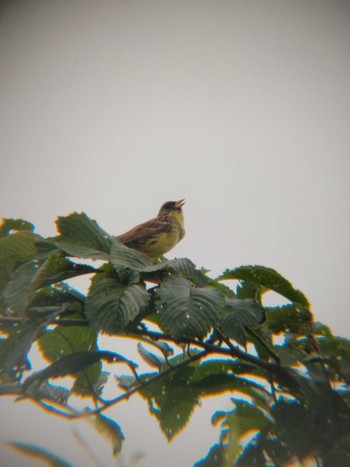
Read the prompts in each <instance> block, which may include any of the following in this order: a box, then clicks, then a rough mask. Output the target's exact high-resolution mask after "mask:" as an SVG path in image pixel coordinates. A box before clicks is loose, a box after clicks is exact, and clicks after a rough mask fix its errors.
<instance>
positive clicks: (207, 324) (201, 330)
mask: <svg viewBox="0 0 350 467" xmlns="http://www.w3.org/2000/svg"><path fill="white" fill-rule="evenodd" d="M157 297H158V300H157V306H158V309H159V315H160V325H161V327H162V328H163V329H164V330H165V332H168V333H170V334H171V336H172V337H174V338H175V339H181V338H182V337H198V338H200V339H201V338H203V337H204V336H205V335H206V334H207V333H208V332H209V330H210V328H211V327H213V326H216V325H217V324H218V321H219V319H220V317H221V315H222V313H223V310H224V297H223V294H222V293H221V291H220V290H219V289H217V288H214V287H203V288H197V287H194V286H192V285H191V283H190V282H189V281H188V280H187V279H185V278H184V277H181V276H171V277H169V278H168V279H166V280H164V282H163V283H162V284H161V286H160V288H159V290H157Z"/></svg>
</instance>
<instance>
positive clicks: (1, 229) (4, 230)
mask: <svg viewBox="0 0 350 467" xmlns="http://www.w3.org/2000/svg"><path fill="white" fill-rule="evenodd" d="M20 231H26V232H33V231H34V225H33V224H31V223H30V222H28V221H25V220H24V219H2V223H1V225H0V237H6V236H7V235H9V234H12V233H13V232H20Z"/></svg>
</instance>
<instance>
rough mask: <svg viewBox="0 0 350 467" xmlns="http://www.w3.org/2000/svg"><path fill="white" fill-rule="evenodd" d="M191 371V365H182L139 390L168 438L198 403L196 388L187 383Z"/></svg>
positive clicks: (183, 423)
mask: <svg viewBox="0 0 350 467" xmlns="http://www.w3.org/2000/svg"><path fill="white" fill-rule="evenodd" d="M193 371H194V368H193V367H182V368H180V369H178V370H175V371H174V372H173V373H171V374H170V375H168V376H164V377H163V378H161V379H158V380H156V381H155V382H153V383H152V384H150V385H149V386H146V387H144V388H143V389H141V391H140V394H141V396H143V397H145V398H146V399H147V400H148V405H149V410H150V413H151V414H152V415H153V416H155V417H156V418H157V420H158V421H159V424H160V427H161V430H162V431H163V433H164V434H165V436H166V437H167V438H168V440H171V439H172V438H173V437H174V436H175V435H176V434H178V433H179V432H180V431H181V430H182V429H183V428H184V427H185V426H186V425H187V423H188V422H189V419H190V416H191V414H192V412H193V410H194V408H195V406H196V405H197V404H198V399H197V390H196V388H194V387H193V386H192V385H190V384H189V383H188V381H189V378H190V376H191V374H192V373H193ZM149 376H150V377H152V376H154V375H149ZM144 379H145V380H147V379H148V378H147V377H144Z"/></svg>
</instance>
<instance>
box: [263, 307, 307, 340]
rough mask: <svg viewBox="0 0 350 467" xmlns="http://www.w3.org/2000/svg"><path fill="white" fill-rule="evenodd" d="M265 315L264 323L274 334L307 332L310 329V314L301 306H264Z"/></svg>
mask: <svg viewBox="0 0 350 467" xmlns="http://www.w3.org/2000/svg"><path fill="white" fill-rule="evenodd" d="M265 316H266V322H265V324H266V326H267V327H268V329H270V330H271V331H272V332H273V333H274V334H279V333H281V332H294V333H298V334H302V333H304V334H309V333H310V331H311V327H310V326H311V322H312V314H311V312H310V311H309V310H307V309H305V308H302V307H296V306H295V305H284V306H280V307H271V308H265Z"/></svg>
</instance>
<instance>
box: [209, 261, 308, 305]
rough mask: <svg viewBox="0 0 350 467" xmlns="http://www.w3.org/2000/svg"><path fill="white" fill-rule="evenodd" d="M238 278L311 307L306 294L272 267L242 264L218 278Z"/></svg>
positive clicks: (227, 270)
mask: <svg viewBox="0 0 350 467" xmlns="http://www.w3.org/2000/svg"><path fill="white" fill-rule="evenodd" d="M226 279H238V280H243V281H249V282H252V283H253V284H258V285H260V286H262V287H265V288H267V289H270V290H274V291H275V292H277V293H279V294H280V295H282V296H283V297H285V298H287V299H288V300H290V301H292V302H296V303H299V304H300V305H302V306H304V307H306V308H309V307H310V304H309V302H308V300H307V298H306V297H305V295H304V294H303V293H302V292H301V291H300V290H297V289H295V288H294V287H293V285H292V284H291V283H290V282H289V281H288V280H287V279H285V278H284V277H283V276H282V275H281V274H279V273H278V272H277V271H275V270H274V269H272V268H267V267H265V266H241V267H239V268H235V269H226V271H225V272H224V273H223V274H222V275H221V276H220V277H218V280H226Z"/></svg>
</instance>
